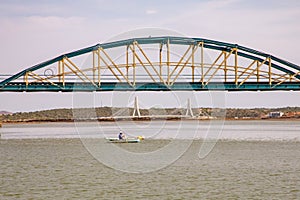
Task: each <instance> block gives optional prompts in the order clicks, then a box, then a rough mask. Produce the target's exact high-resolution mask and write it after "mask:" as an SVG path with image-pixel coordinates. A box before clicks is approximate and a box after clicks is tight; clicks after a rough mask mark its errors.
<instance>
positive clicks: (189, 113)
mask: <svg viewBox="0 0 300 200" xmlns="http://www.w3.org/2000/svg"><path fill="white" fill-rule="evenodd" d="M185 116H189V117H194V113H193V110H192V105H191V99H190V98H189V99H188V100H187V107H186V113H185Z"/></svg>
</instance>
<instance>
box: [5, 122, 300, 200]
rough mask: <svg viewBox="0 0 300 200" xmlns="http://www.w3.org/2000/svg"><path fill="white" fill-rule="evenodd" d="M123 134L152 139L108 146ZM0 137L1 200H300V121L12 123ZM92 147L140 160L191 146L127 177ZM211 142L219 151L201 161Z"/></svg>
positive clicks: (210, 153) (214, 148) (213, 149)
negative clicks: (174, 145) (178, 144)
mask: <svg viewBox="0 0 300 200" xmlns="http://www.w3.org/2000/svg"><path fill="white" fill-rule="evenodd" d="M120 129H121V130H123V131H124V132H125V133H127V135H129V136H136V135H144V136H145V137H146V139H145V140H144V141H142V142H141V143H138V144H108V143H106V142H105V140H104V139H103V138H104V137H115V136H116V135H117V133H118V131H119V130H120ZM0 133H1V140H0V152H1V153H0V166H1V169H0V178H1V179H0V182H1V184H0V199H300V123H299V121H226V122H225V123H224V124H223V123H222V122H218V123H216V124H212V123H211V122H209V121H203V122H195V121H180V122H178V121H177V122H176V121H165V122H161V121H152V122H116V123H114V122H102V123H92V122H88V123H77V124H73V123H37V124H14V125H13V124H11V125H7V124H5V125H4V126H3V128H1V129H0ZM80 138H81V139H80ZM192 139H194V140H192ZM208 139H210V140H208ZM213 139H215V140H213ZM86 140H89V141H93V142H94V143H95V144H101V145H107V147H109V146H108V145H116V146H117V147H119V148H120V149H123V150H126V151H129V152H133V153H136V152H147V151H148V152H153V151H154V152H155V151H156V150H157V149H163V148H164V147H165V146H168V144H170V142H172V141H182V142H183V143H184V142H185V141H190V145H189V146H188V148H187V149H186V150H185V151H184V153H183V155H182V156H180V158H178V159H176V160H175V161H174V162H172V163H169V164H168V165H166V166H164V167H162V168H160V169H158V170H153V171H151V172H147V173H127V172H124V171H128V170H124V171H122V170H116V168H114V167H111V166H109V165H107V164H106V163H105V162H101V161H99V159H98V158H97V156H95V155H94V154H93V151H91V149H89V147H88V146H86V142H85V141H86ZM205 141H209V142H216V144H215V145H214V146H213V148H212V149H211V151H209V153H208V154H207V155H206V156H205V157H202V158H200V157H199V156H198V155H199V149H200V148H201V146H202V145H203V143H204V142H205ZM104 147H106V146H104ZM145 155H147V154H145ZM118 156H120V157H121V156H122V155H117V157H116V159H119V158H118ZM169 156H172V155H171V154H170V155H169ZM162 159H163V157H162ZM120 160H121V159H120ZM157 162H160V160H159V159H158V160H157ZM122 165H123V166H124V167H127V163H123V164H122ZM132 166H134V165H132ZM129 171H130V170H129Z"/></svg>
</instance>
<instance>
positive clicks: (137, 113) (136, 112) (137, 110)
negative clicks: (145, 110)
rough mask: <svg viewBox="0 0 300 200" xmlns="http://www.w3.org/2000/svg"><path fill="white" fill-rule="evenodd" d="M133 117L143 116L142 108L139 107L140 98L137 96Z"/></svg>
mask: <svg viewBox="0 0 300 200" xmlns="http://www.w3.org/2000/svg"><path fill="white" fill-rule="evenodd" d="M132 117H141V113H140V108H139V99H138V97H137V96H136V97H135V98H134V110H133V114H132Z"/></svg>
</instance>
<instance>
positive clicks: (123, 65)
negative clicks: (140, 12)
mask: <svg viewBox="0 0 300 200" xmlns="http://www.w3.org/2000/svg"><path fill="white" fill-rule="evenodd" d="M82 61H83V62H82ZM80 62H81V64H78V63H80ZM114 90H116V91H132V90H133V91H164V90H166V91H168V90H196V91H202V90H203V91H206V90H227V91H243V90H246V91H248V90H254V91H257V90H300V67H299V66H298V65H296V64H293V63H290V62H288V61H285V60H283V59H280V58H278V57H276V56H273V55H270V54H267V53H264V52H260V51H257V50H254V49H251V48H247V47H244V46H240V45H238V44H230V43H226V42H219V41H214V40H208V39H203V38H186V37H172V36H164V37H145V38H132V39H126V40H120V41H114V42H109V43H103V44H96V45H94V46H90V47H87V48H83V49H80V50H77V51H73V52H70V53H66V54H63V55H60V56H58V57H55V58H53V59H50V60H48V61H45V62H42V63H40V64H37V65H34V66H32V67H29V68H27V69H25V70H23V71H21V72H19V73H17V74H15V75H12V76H9V77H5V78H3V77H2V80H0V91H2V92H4V91H13V92H23V91H27V92H33V91H54V92H58V91H61V92H72V91H114Z"/></svg>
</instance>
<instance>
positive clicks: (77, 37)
mask: <svg viewBox="0 0 300 200" xmlns="http://www.w3.org/2000/svg"><path fill="white" fill-rule="evenodd" d="M181 2H182V3H179V2H177V1H171V0H168V1H156V0H152V1H141V0H132V1H124V0H122V1H121V0H120V1H114V0H112V1H107V0H105V1H104V0H85V1H79V0H77V1H76V0H72V1H71V0H59V1H58V0H26V1H24V0H1V2H0V27H1V28H0V42H1V43H0V44H1V45H0V55H1V56H0V58H1V59H0V74H15V73H17V72H19V71H21V70H22V69H25V68H27V67H30V66H32V65H34V64H37V63H40V62H42V61H45V60H47V59H50V58H52V57H55V56H58V55H60V54H62V53H65V52H70V51H73V50H76V49H80V48H83V47H86V46H90V45H94V44H97V43H102V42H105V41H106V40H108V39H110V38H111V37H112V36H114V35H118V34H120V33H122V32H126V31H129V30H133V29H140V28H145V27H157V28H164V29H170V30H174V31H177V32H179V33H182V34H183V35H186V36H190V37H202V38H210V39H214V40H219V41H226V42H230V43H237V44H240V45H244V46H247V47H251V48H254V49H257V50H261V51H264V52H267V53H270V54H272V55H275V56H278V57H280V58H283V59H285V60H288V61H290V62H293V63H295V64H298V65H299V64H300V56H299V52H300V21H299V19H300V1H298V0H286V1H282V0H280V1H279V0H267V1H246V0H213V1H206V0H204V1H196V0H195V1H193V0H186V1H181ZM205 95H209V94H204V93H203V94H196V98H202V96H205ZM146 96H147V95H146V94H141V97H140V101H141V102H142V103H143V104H144V105H148V106H151V102H153V101H156V100H152V101H151V102H150V101H149V98H147V97H146ZM161 96H165V97H167V95H163V94H153V97H154V98H156V99H160V100H161ZM97 98H98V97H97ZM100 99H101V100H100V101H101V103H102V105H103V104H104V105H109V104H111V100H110V99H111V96H110V94H102V95H101V98H100ZM159 102H161V101H159ZM207 102H209V101H207ZM127 103H128V102H127V100H126V104H127ZM192 103H193V104H194V106H195V104H197V105H199V102H198V103H197V101H194V102H192ZM165 105H166V106H167V105H171V106H172V104H170V102H165ZM174 105H175V104H174ZM209 105H210V103H207V104H206V103H203V106H209ZM287 105H290V106H300V93H299V92H266V93H263V92H259V93H255V92H253V93H249V92H245V93H227V94H226V106H227V107H277V106H287ZM71 106H72V95H71V94H62V93H58V94H52V93H39V94H28V93H0V110H8V111H13V112H16V111H31V110H40V109H48V108H56V107H71ZM199 106H202V104H201V105H199Z"/></svg>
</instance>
